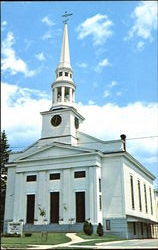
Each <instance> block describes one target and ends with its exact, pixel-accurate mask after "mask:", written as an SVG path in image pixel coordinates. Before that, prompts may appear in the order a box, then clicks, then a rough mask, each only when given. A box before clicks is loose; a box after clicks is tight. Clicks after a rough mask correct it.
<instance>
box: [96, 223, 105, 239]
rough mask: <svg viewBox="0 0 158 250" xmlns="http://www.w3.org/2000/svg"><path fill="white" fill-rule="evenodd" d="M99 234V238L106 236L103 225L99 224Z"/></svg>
mask: <svg viewBox="0 0 158 250" xmlns="http://www.w3.org/2000/svg"><path fill="white" fill-rule="evenodd" d="M97 234H98V235H99V236H103V235H104V230H103V226H102V224H101V223H98V226H97Z"/></svg>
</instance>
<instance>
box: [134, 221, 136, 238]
mask: <svg viewBox="0 0 158 250" xmlns="http://www.w3.org/2000/svg"><path fill="white" fill-rule="evenodd" d="M133 234H134V235H136V222H133Z"/></svg>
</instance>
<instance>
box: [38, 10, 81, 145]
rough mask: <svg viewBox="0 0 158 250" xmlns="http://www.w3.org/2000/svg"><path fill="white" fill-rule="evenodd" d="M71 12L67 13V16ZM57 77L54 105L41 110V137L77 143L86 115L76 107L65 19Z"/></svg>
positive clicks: (53, 86) (53, 90)
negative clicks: (80, 126)
mask: <svg viewBox="0 0 158 250" xmlns="http://www.w3.org/2000/svg"><path fill="white" fill-rule="evenodd" d="M69 15H71V14H67V13H65V15H64V17H65V18H67V16H69ZM55 72H56V79H55V81H54V82H53V83H52V86H51V88H52V97H53V98H52V107H51V109H50V110H49V111H44V112H41V114H42V117H43V120H42V133H41V138H42V139H45V140H47V139H48V138H51V140H52V141H55V142H60V143H66V144H70V145H77V142H78V133H77V131H78V129H79V125H80V123H81V122H82V121H83V120H84V117H83V116H82V115H81V114H80V113H78V111H77V108H76V107H75V106H76V105H75V88H76V86H75V83H74V81H73V71H72V68H71V63H70V52H69V39H68V27H67V20H65V21H64V31H63V39H62V46H61V55H60V60H59V64H58V66H57V68H56V71H55Z"/></svg>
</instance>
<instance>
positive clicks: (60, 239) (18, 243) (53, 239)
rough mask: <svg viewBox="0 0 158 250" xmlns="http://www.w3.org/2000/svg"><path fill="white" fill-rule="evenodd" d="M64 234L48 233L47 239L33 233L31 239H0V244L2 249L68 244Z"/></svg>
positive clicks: (68, 239)
mask: <svg viewBox="0 0 158 250" xmlns="http://www.w3.org/2000/svg"><path fill="white" fill-rule="evenodd" d="M69 241H70V238H68V237H67V236H66V235H65V233H48V238H47V240H45V238H44V237H43V239H42V238H41V233H33V234H32V236H31V237H25V236H23V237H2V239H1V244H2V245H3V246H4V247H18V248H25V247H27V246H29V245H56V244H61V243H66V242H69Z"/></svg>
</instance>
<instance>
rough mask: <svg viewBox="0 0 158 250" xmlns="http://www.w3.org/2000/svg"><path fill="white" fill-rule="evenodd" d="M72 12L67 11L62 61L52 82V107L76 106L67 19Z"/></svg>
mask: <svg viewBox="0 0 158 250" xmlns="http://www.w3.org/2000/svg"><path fill="white" fill-rule="evenodd" d="M70 15H72V14H67V12H65V15H63V17H65V20H64V31H63V38H62V46H61V55H60V61H59V64H58V66H57V69H56V71H55V72H56V80H55V82H54V83H53V84H52V97H53V98H52V108H51V109H54V108H57V107H58V108H66V107H68V106H69V107H74V105H75V88H76V86H75V83H74V81H73V71H72V68H71V64H70V52H69V38H68V27H67V21H68V19H66V18H67V17H68V16H70Z"/></svg>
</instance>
